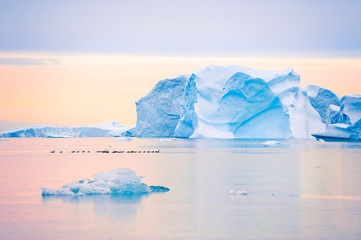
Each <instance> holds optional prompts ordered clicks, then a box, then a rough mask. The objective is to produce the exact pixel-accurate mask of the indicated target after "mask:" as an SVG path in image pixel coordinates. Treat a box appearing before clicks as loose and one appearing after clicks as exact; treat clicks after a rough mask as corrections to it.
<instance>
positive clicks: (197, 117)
mask: <svg viewBox="0 0 361 240" xmlns="http://www.w3.org/2000/svg"><path fill="white" fill-rule="evenodd" d="M343 101H344V102H346V100H343ZM347 101H349V102H350V104H348V105H347V106H348V107H346V108H342V107H341V106H343V105H342V104H341V102H342V100H340V98H339V97H338V96H337V94H335V93H333V92H332V91H330V90H328V89H325V88H321V87H319V86H314V85H310V86H307V87H306V88H303V87H301V85H300V75H299V74H298V73H296V72H295V71H294V70H293V69H292V68H287V69H285V70H282V71H274V70H255V69H251V68H247V67H242V66H237V65H232V66H212V65H211V66H208V67H205V68H200V69H198V70H196V71H194V72H193V73H192V74H191V75H182V76H180V77H178V78H174V79H165V80H162V81H160V82H159V83H158V84H157V85H156V86H155V87H154V88H153V89H152V90H151V92H150V93H148V94H147V95H146V96H145V97H143V98H141V99H140V100H139V101H138V102H137V103H136V107H137V124H136V127H135V128H133V129H130V130H129V131H127V132H126V133H124V135H125V136H134V137H158V138H162V137H177V138H268V139H274V138H279V139H285V138H286V139H287V138H310V137H312V134H314V133H317V132H324V131H326V127H327V125H328V124H334V123H340V121H342V122H343V123H347V121H348V120H347V119H348V116H349V115H350V114H349V112H350V111H351V112H353V113H355V108H356V109H359V107H358V105H357V104H356V103H355V102H352V101H351V100H349V99H347ZM351 102H352V103H351ZM338 107H340V111H339V112H337V110H336V111H335V109H337V108H338ZM354 115H355V116H354V117H353V118H355V119H356V118H357V117H356V115H357V114H354ZM340 119H341V120H340Z"/></svg>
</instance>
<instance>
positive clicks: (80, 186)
mask: <svg viewBox="0 0 361 240" xmlns="http://www.w3.org/2000/svg"><path fill="white" fill-rule="evenodd" d="M93 177H94V180H89V179H84V180H80V181H76V182H73V183H68V184H66V185H64V186H63V187H62V188H60V189H50V188H44V187H43V188H41V189H42V190H43V191H42V195H43V196H49V195H57V196H83V195H101V194H124V195H126V194H148V193H151V192H166V191H169V189H168V188H165V187H161V186H148V185H147V184H145V183H142V180H143V177H139V176H137V174H136V172H135V171H133V170H130V169H127V168H116V169H113V170H112V171H110V172H106V173H99V174H95V175H94V176H93Z"/></svg>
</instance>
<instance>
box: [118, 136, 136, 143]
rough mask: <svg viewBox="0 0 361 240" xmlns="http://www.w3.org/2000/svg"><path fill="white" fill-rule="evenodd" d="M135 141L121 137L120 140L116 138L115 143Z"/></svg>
mask: <svg viewBox="0 0 361 240" xmlns="http://www.w3.org/2000/svg"><path fill="white" fill-rule="evenodd" d="M132 140H133V139H132V138H130V137H119V138H116V139H115V140H114V141H121V142H129V141H132Z"/></svg>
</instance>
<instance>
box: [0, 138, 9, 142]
mask: <svg viewBox="0 0 361 240" xmlns="http://www.w3.org/2000/svg"><path fill="white" fill-rule="evenodd" d="M1 141H2V142H5V141H8V140H7V139H3V138H0V142H1Z"/></svg>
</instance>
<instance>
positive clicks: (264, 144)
mask: <svg viewBox="0 0 361 240" xmlns="http://www.w3.org/2000/svg"><path fill="white" fill-rule="evenodd" d="M277 144H281V143H280V142H278V141H266V142H264V143H262V145H263V146H272V145H277Z"/></svg>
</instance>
